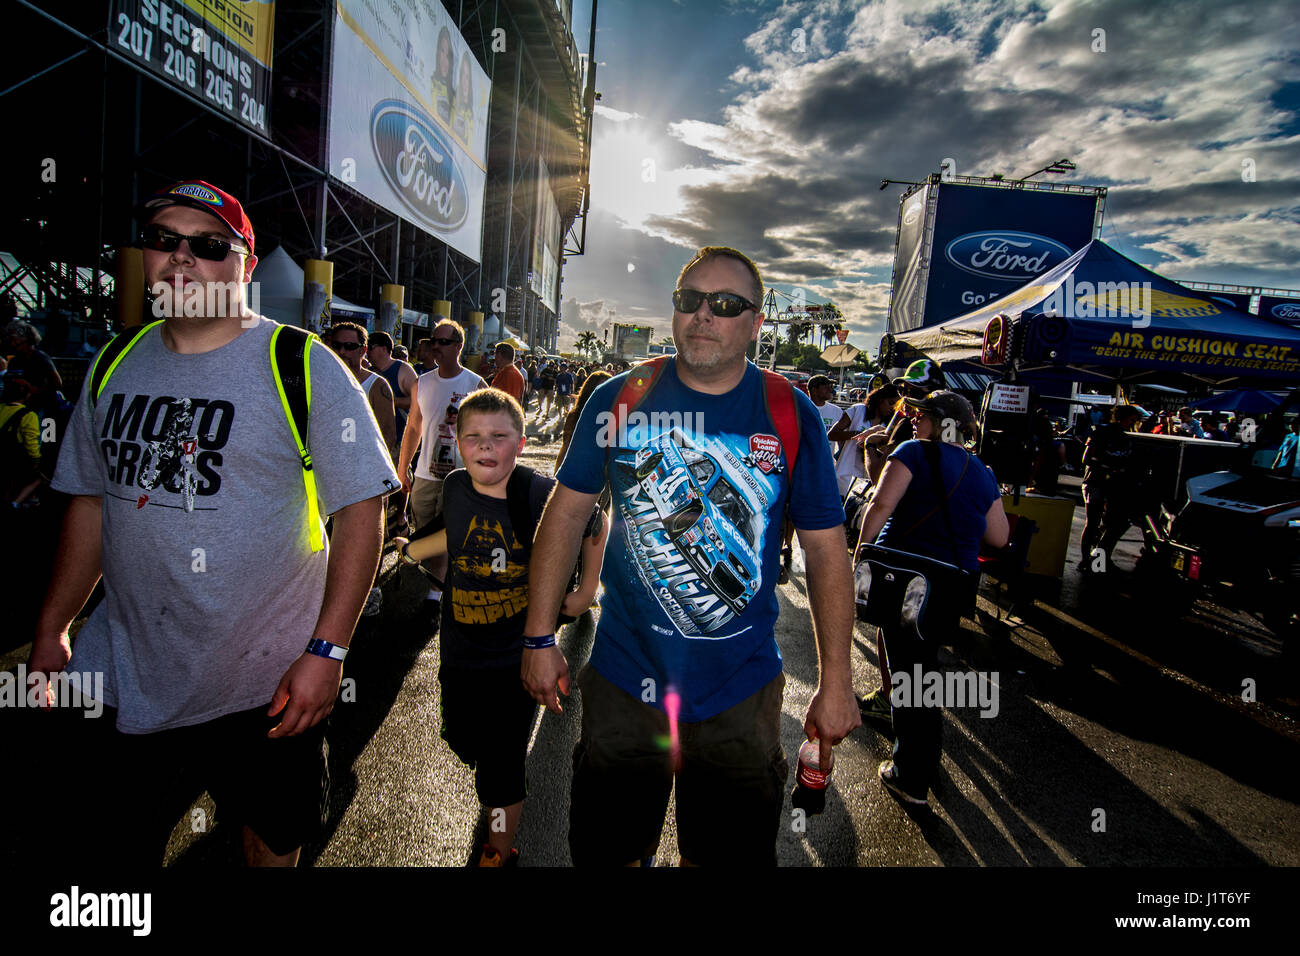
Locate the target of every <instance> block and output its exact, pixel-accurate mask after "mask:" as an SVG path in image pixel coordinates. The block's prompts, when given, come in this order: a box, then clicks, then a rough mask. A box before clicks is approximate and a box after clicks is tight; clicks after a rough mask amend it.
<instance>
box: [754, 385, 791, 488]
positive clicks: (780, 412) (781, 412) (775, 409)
mask: <svg viewBox="0 0 1300 956" xmlns="http://www.w3.org/2000/svg"><path fill="white" fill-rule="evenodd" d="M762 372H763V400H764V402H765V403H766V404H767V417H768V418H770V419H771V420H772V425H773V426H774V427H775V428H776V435H777V437H778V438H779V439H781V448H782V450H783V451H784V452H785V466H786V471H787V473H788V475H789V478H788V479H787V480H788V481H793V479H794V463H795V459H796V458H797V457H798V455H799V409H798V407H797V406H796V405H795V398H794V386H793V385H791V384H790V380H789V379H788V378H786V377H785V376H783V375H778V374H776V372H769V371H768V370H767V369H763V370H762Z"/></svg>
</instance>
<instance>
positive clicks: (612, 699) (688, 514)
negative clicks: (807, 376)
mask: <svg viewBox="0 0 1300 956" xmlns="http://www.w3.org/2000/svg"><path fill="white" fill-rule="evenodd" d="M762 301H763V288H762V279H761V278H760V276H759V274H758V270H757V269H756V268H755V266H754V264H753V263H752V262H751V261H750V260H749V259H748V258H747V257H745V256H744V255H743V254H741V253H739V252H737V251H735V250H734V249H727V248H722V247H709V248H705V249H701V250H700V251H699V252H698V253H697V254H696V256H695V257H694V258H693V259H692V260H691V261H690V262H689V263H687V265H686V267H685V268H684V269H683V270H682V273H681V275H680V277H679V278H678V282H677V290H676V291H675V292H674V293H673V304H674V312H673V338H674V341H675V343H676V345H677V354H676V356H675V357H674V358H669V359H667V360H666V362H665V363H664V364H663V366H662V368H661V371H660V372H659V374H658V376H657V377H656V378H655V379H654V380H653V384H652V385H651V386H650V387H649V390H648V391H647V392H646V393H645V394H644V397H643V399H642V400H641V402H640V404H639V405H637V406H636V408H635V409H634V410H632V411H630V412H629V414H628V415H627V416H626V418H625V419H623V420H622V422H619V421H618V420H617V419H616V417H615V416H614V414H613V413H612V409H613V407H614V405H615V403H616V399H617V398H618V396H619V395H620V392H621V390H622V388H623V386H624V383H625V382H626V381H627V380H628V375H620V376H617V377H615V378H614V379H613V380H611V381H610V382H607V383H605V384H604V385H602V386H601V387H600V388H599V389H597V390H596V391H595V392H594V393H593V395H592V398H591V400H590V401H588V402H587V404H586V405H585V406H584V408H583V413H582V417H581V418H580V420H579V422H578V425H577V429H576V431H575V434H574V437H573V441H572V444H571V445H570V447H569V451H568V454H567V455H566V456H565V459H564V463H563V466H562V467H561V469H560V471H559V474H558V475H557V476H556V477H557V479H558V482H559V483H558V485H557V487H556V489H555V493H554V495H553V496H552V498H551V500H550V502H549V504H548V505H547V508H546V512H545V514H544V516H543V518H542V523H541V527H540V528H539V529H538V532H537V537H536V542H535V544H534V560H533V562H532V565H531V569H530V574H529V594H530V603H529V612H528V623H527V625H526V626H525V628H524V634H525V644H524V646H525V648H526V649H525V650H524V660H523V679H524V684H525V686H526V687H527V688H528V690H529V692H530V693H532V694H533V696H534V697H536V699H537V700H538V701H539V702H540V703H542V704H544V705H545V706H547V707H548V708H549V709H551V710H552V711H555V712H556V713H559V711H560V702H559V698H558V697H557V688H558V691H559V692H560V693H563V694H566V695H567V694H568V693H569V668H568V664H567V662H566V661H565V659H564V655H563V654H561V653H560V651H559V649H558V648H557V647H556V646H555V642H554V635H553V634H551V633H550V632H552V631H553V630H554V629H555V620H556V612H557V611H558V610H559V606H560V598H561V596H562V593H563V590H564V583H565V582H564V578H565V577H566V575H567V570H566V569H568V568H571V567H572V566H573V562H574V558H575V557H576V556H577V549H576V543H577V542H578V541H579V539H580V538H581V529H582V525H583V524H584V523H585V522H586V520H587V517H588V516H590V514H591V508H592V505H593V504H594V503H595V501H596V500H597V497H598V495H599V494H600V492H601V491H602V489H603V488H604V487H605V484H606V482H607V481H608V483H609V486H610V490H611V492H612V497H613V501H614V509H613V510H614V517H613V529H612V530H611V532H610V537H609V544H608V545H607V547H606V555H605V564H604V570H603V571H602V575H601V577H602V580H603V581H604V583H605V596H604V598H603V599H602V604H601V617H600V624H599V627H598V628H597V632H596V640H595V646H594V649H593V651H592V656H591V664H590V666H589V667H587V668H585V669H584V670H583V671H582V673H581V674H579V676H578V682H579V686H580V688H581V690H582V711H583V713H582V737H581V739H580V741H579V743H578V747H577V749H576V751H575V753H574V779H573V791H572V798H571V800H570V821H569V846H570V850H571V851H572V854H573V861H574V863H575V864H579V865H582V864H587V863H609V864H627V863H633V862H635V861H636V860H638V859H641V860H645V859H646V858H648V857H651V856H652V855H653V854H654V852H655V851H656V849H657V847H658V843H659V834H660V831H661V829H662V827H663V818H664V812H665V810H666V808H667V804H668V798H669V794H670V792H671V790H672V786H673V779H674V774H675V775H676V779H677V836H678V845H679V847H680V849H681V853H682V858H683V861H690V862H691V863H694V864H704V865H713V864H717V865H742V864H746V863H748V864H750V865H764V864H766V865H772V864H774V863H775V859H776V835H777V829H778V826H779V822H780V813H781V806H782V802H783V799H784V783H785V779H786V776H787V774H788V767H787V765H786V762H785V756H784V754H783V753H782V750H781V743H780V717H781V692H782V688H783V687H784V682H785V680H784V676H783V675H782V673H781V654H780V651H779V650H778V648H777V646H776V640H775V635H774V628H775V624H776V617H777V611H778V605H777V599H776V593H775V585H776V578H777V573H778V565H779V551H780V539H781V521H782V518H783V517H784V516H785V515H786V513H787V506H788V509H789V510H788V514H789V517H790V519H791V520H792V521H793V522H794V524H795V527H796V528H797V529H799V540H800V543H801V544H802V545H803V547H804V550H805V551H806V552H807V553H808V561H807V566H808V569H809V570H808V581H807V583H808V598H809V600H808V603H809V606H810V607H811V608H812V619H813V620H812V623H813V633H814V636H815V638H816V641H817V648H818V654H819V659H820V662H821V664H820V666H821V675H820V683H819V686H818V689H817V693H816V694H815V695H814V697H813V700H812V704H811V705H810V707H809V708H808V714H807V718H806V720H805V723H804V729H805V731H806V732H807V734H808V737H809V739H817V740H818V741H819V742H820V746H821V760H822V764H821V765H822V766H823V767H827V766H829V761H830V758H831V747H832V745H833V744H835V743H837V742H838V741H840V740H842V739H843V738H844V737H845V736H846V735H847V734H848V733H849V732H850V731H852V730H853V728H854V727H857V726H858V725H859V723H860V719H859V717H858V711H857V706H856V703H855V701H854V699H853V693H852V689H851V686H850V684H851V681H850V673H849V646H850V636H851V634H852V629H853V612H852V604H853V600H852V580H851V573H850V570H849V563H848V552H847V548H846V545H845V541H844V532H843V521H844V512H843V509H842V508H841V507H840V504H839V496H838V494H837V486H836V482H835V470H834V464H833V462H832V460H831V455H830V447H829V445H828V444H827V442H826V439H825V429H824V428H823V427H822V424H821V421H820V419H819V418H818V417H817V415H816V412H815V410H814V409H813V407H812V403H811V402H810V401H809V399H808V398H807V396H805V395H800V394H794V395H793V396H792V401H793V402H794V409H795V414H796V415H797V416H798V423H799V435H800V439H799V448H798V453H797V455H796V456H795V457H796V459H797V464H796V467H795V468H794V469H793V474H791V472H790V470H789V469H788V468H787V464H788V462H789V460H790V455H789V453H788V449H786V448H784V447H783V445H782V442H781V440H780V438H779V437H778V435H779V434H780V433H781V431H782V429H780V428H778V424H777V423H775V422H773V420H772V418H771V416H770V414H769V413H768V411H767V402H766V391H765V384H764V378H763V373H762V372H760V371H759V369H758V368H756V367H755V366H754V365H752V364H750V363H749V362H747V361H746V358H745V352H746V349H747V347H748V346H749V343H750V342H752V341H754V340H755V339H756V338H757V337H758V331H759V328H760V326H761V325H762V322H763V315H762V313H761V312H760V311H759V307H758V305H757V303H760V302H762ZM642 369H643V370H644V369H645V366H642ZM638 374H640V375H642V376H645V375H646V373H645V372H644V371H642V372H640V373H638V372H636V371H633V372H631V373H629V375H632V376H636V375H638ZM720 820H724V821H725V823H720V822H719V821H720Z"/></svg>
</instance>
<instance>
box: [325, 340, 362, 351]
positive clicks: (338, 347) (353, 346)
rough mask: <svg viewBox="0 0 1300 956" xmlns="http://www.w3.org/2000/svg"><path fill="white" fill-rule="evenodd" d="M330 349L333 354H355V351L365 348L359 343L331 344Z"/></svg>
mask: <svg viewBox="0 0 1300 956" xmlns="http://www.w3.org/2000/svg"><path fill="white" fill-rule="evenodd" d="M330 348H332V349H333V350H334V351H335V352H355V351H356V350H357V349H362V348H365V346H364V345H362V344H361V343H360V342H331V343H330Z"/></svg>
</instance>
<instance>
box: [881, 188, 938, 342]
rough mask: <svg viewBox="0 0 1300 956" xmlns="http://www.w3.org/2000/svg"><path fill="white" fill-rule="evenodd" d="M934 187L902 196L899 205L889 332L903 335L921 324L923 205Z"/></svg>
mask: <svg viewBox="0 0 1300 956" xmlns="http://www.w3.org/2000/svg"><path fill="white" fill-rule="evenodd" d="M934 188H936V187H934V186H922V187H921V188H920V189H918V190H916V191H915V192H913V193H910V194H906V195H904V196H903V201H902V202H900V203H899V205H898V243H897V245H896V246H895V247H894V282H893V294H892V295H891V297H890V299H889V331H890V332H905V331H907V330H908V329H915V328H917V327H919V326H920V325H921V304H922V302H921V292H922V290H923V289H924V287H925V271H924V269H923V268H922V261H923V257H924V253H925V243H924V242H923V241H922V240H923V239H924V234H925V205H926V201H927V199H928V198H929V196H930V190H931V189H934Z"/></svg>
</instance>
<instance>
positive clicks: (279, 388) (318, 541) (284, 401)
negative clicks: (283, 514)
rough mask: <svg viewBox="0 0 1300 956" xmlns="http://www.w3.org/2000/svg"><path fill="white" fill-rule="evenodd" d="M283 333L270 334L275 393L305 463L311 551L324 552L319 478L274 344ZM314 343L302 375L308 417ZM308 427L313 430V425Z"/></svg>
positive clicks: (306, 355)
mask: <svg viewBox="0 0 1300 956" xmlns="http://www.w3.org/2000/svg"><path fill="white" fill-rule="evenodd" d="M283 330H284V326H281V327H279V328H277V329H276V330H275V331H274V332H272V333H271V377H272V378H273V379H274V380H275V391H276V393H277V394H278V395H279V396H280V407H281V408H282V409H284V417H285V420H286V421H288V423H289V431H290V432H291V433H292V434H293V441H294V444H295V445H296V446H297V448H298V459H299V461H300V462H301V463H302V481H303V485H304V486H305V487H306V490H307V534H308V537H309V538H310V539H311V549H312V551H323V550H324V549H325V525H324V523H323V522H322V521H321V518H320V502H319V501H318V500H317V499H316V476H315V474H313V473H312V469H311V454H310V453H309V452H308V451H307V444H306V441H305V437H306V436H304V435H300V434H298V425H297V423H296V422H295V421H294V420H293V412H292V411H290V409H289V397H288V396H287V395H285V393H284V383H283V382H282V381H281V379H280V364H279V363H278V362H277V361H276V359H275V342H276V339H278V338H279V337H280V333H281V332H282V331H283ZM312 344H313V340H312V339H310V338H309V339H308V340H307V344H306V347H305V348H304V349H303V352H302V364H303V374H304V379H305V381H306V391H307V413H308V415H309V416H310V414H311V347H312ZM308 427H309V428H310V425H309V426H308Z"/></svg>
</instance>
